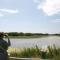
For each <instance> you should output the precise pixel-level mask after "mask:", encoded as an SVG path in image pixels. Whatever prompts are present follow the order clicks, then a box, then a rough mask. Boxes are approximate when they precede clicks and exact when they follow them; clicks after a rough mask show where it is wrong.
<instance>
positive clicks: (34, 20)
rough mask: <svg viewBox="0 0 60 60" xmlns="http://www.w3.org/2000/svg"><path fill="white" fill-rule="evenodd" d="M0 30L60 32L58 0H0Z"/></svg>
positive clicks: (59, 1) (59, 5)
mask: <svg viewBox="0 0 60 60" xmlns="http://www.w3.org/2000/svg"><path fill="white" fill-rule="evenodd" d="M0 32H31V33H60V0H0Z"/></svg>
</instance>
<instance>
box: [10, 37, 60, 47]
mask: <svg viewBox="0 0 60 60" xmlns="http://www.w3.org/2000/svg"><path fill="white" fill-rule="evenodd" d="M10 40H11V47H14V48H24V47H25V48H28V47H29V48H30V47H35V46H36V45H37V46H38V47H40V48H46V47H47V46H48V45H51V46H52V45H53V44H55V45H56V47H60V37H58V36H48V37H43V38H33V39H32V38H31V39H17V38H15V39H13V38H12V39H10Z"/></svg>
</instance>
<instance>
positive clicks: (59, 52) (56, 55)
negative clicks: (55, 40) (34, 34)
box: [10, 46, 60, 60]
mask: <svg viewBox="0 0 60 60" xmlns="http://www.w3.org/2000/svg"><path fill="white" fill-rule="evenodd" d="M10 56H11V57H20V58H34V57H35V58H41V59H53V60H58V59H60V48H56V47H55V46H54V47H53V48H52V47H50V46H48V48H47V50H46V51H42V49H39V48H38V47H37V46H36V47H35V48H24V49H23V50H21V51H19V52H18V51H17V50H15V52H10Z"/></svg>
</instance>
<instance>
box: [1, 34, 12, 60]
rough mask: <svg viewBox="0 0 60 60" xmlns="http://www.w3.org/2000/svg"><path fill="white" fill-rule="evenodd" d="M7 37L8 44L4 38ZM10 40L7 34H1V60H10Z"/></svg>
mask: <svg viewBox="0 0 60 60" xmlns="http://www.w3.org/2000/svg"><path fill="white" fill-rule="evenodd" d="M4 36H6V37H7V38H8V42H6V41H5V40H4V39H3V38H4ZM10 45H11V44H10V40H9V37H8V35H7V34H4V33H0V60H8V53H7V49H8V47H9V46H10Z"/></svg>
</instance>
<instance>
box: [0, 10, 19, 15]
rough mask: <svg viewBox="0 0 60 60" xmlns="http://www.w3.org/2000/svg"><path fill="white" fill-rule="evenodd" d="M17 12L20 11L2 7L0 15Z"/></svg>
mask: <svg viewBox="0 0 60 60" xmlns="http://www.w3.org/2000/svg"><path fill="white" fill-rule="evenodd" d="M17 13H19V11H18V10H12V9H0V16H5V15H11V14H17Z"/></svg>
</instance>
